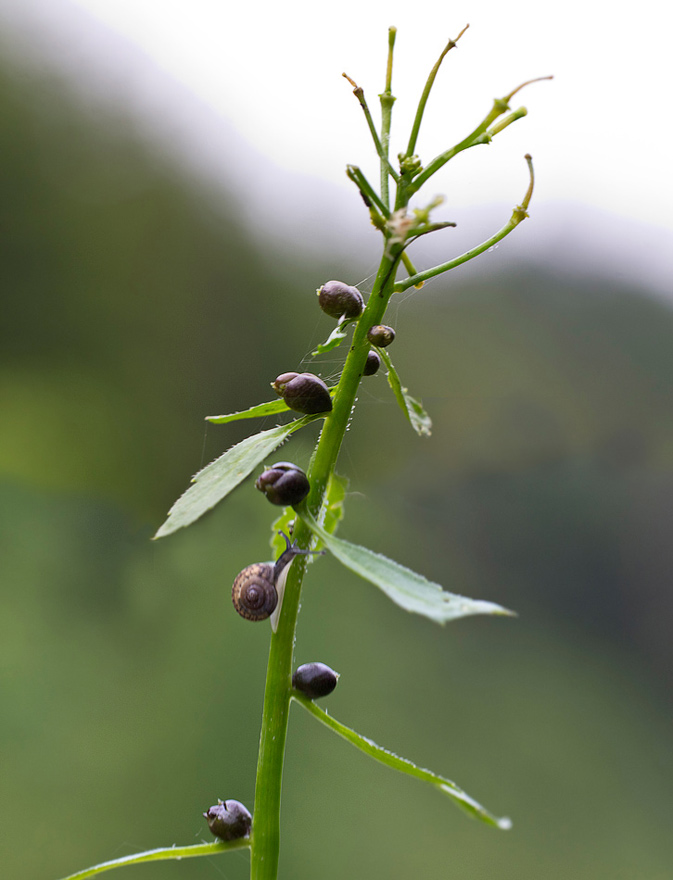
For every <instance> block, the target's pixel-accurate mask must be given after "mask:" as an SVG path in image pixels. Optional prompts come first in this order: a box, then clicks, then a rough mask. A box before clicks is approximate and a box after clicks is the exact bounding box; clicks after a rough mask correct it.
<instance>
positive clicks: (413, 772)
mask: <svg viewBox="0 0 673 880" xmlns="http://www.w3.org/2000/svg"><path fill="white" fill-rule="evenodd" d="M292 698H293V699H294V700H296V701H297V702H298V703H300V704H301V705H302V706H303V707H304V709H306V710H307V711H308V712H310V713H311V715H313V716H314V717H315V718H317V719H318V721H321V722H322V723H323V724H324V725H325V726H326V727H329V729H330V730H333V731H334V732H335V733H338V734H339V736H341V737H343V738H344V739H345V740H346V741H347V742H349V743H351V745H354V746H355V747H356V748H357V749H360V751H361V752H364V753H365V754H366V755H369V756H370V758H374V760H376V761H380V762H381V764H385V765H386V766H387V767H392V768H393V770H399V771H400V772H401V773H406V774H407V775H408V776H413V777H415V778H416V779H422V780H423V781H424V782H429V783H430V785H433V786H434V787H435V788H438V789H439V790H440V791H441V792H442V794H446V795H448V796H449V797H450V798H452V800H453V801H454V802H455V803H456V804H457V805H458V806H459V807H461V808H462V809H463V810H465V812H466V813H468V814H469V815H470V816H472V817H473V818H475V819H479V820H481V821H482V822H485V823H486V824H487V825H492V826H494V827H496V828H501V829H502V830H503V831H505V830H507V829H509V828H511V827H512V823H511V821H510V820H509V819H507V818H502V819H499V818H498V817H497V816H494V815H493V814H492V813H489V811H488V810H486V809H484V807H482V805H481V804H479V803H477V801H475V800H474V798H471V797H470V796H469V795H468V794H466V793H465V792H464V791H463V790H462V788H459V786H457V785H456V783H455V782H452V781H451V780H450V779H446V778H445V777H443V776H438V775H437V774H436V773H432V772H431V771H430V770H424V769H423V768H422V767H417V766H416V764H413V763H412V762H411V761H408V760H407V759H406V758H400V757H399V756H398V755H395V754H393V752H389V751H388V750H387V749H384V748H381V746H378V745H377V744H376V743H375V742H372V740H370V739H369V738H368V737H365V736H362V735H361V734H359V733H356V732H355V731H354V730H351V728H350V727H346V725H345V724H341V722H339V721H337V720H336V719H335V718H332V716H331V715H328V714H327V712H325V711H323V710H322V709H321V708H320V707H319V706H316V704H315V703H314V702H313V701H312V700H309V699H308V697H306V696H304V694H300V693H299V692H298V691H294V692H293V694H292Z"/></svg>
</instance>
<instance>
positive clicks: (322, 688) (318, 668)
mask: <svg viewBox="0 0 673 880" xmlns="http://www.w3.org/2000/svg"><path fill="white" fill-rule="evenodd" d="M338 680H339V673H338V672H335V671H334V670H333V669H330V668H329V666H327V665H325V664H324V663H304V665H303V666H299V667H298V668H297V669H296V670H295V673H294V675H293V676H292V687H293V688H296V690H298V691H301V692H302V693H303V694H306V696H307V697H308V698H309V699H310V700H317V699H319V698H320V697H326V696H328V695H329V694H331V693H332V691H333V690H334V688H335V687H336V686H337V681H338Z"/></svg>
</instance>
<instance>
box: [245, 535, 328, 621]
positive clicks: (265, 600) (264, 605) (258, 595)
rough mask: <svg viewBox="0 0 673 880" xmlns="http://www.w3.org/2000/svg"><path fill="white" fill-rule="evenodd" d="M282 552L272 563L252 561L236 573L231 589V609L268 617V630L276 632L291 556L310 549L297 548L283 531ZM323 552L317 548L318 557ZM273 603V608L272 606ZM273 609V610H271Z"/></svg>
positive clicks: (252, 617) (248, 617) (255, 617)
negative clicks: (283, 543)
mask: <svg viewBox="0 0 673 880" xmlns="http://www.w3.org/2000/svg"><path fill="white" fill-rule="evenodd" d="M278 534H279V535H282V536H283V538H285V543H286V545H287V547H286V549H285V551H284V552H283V553H281V555H280V556H279V557H278V559H277V560H276V562H275V564H274V563H273V562H254V563H253V564H252V565H249V566H248V567H247V568H244V569H243V571H241V572H239V574H238V575H237V576H236V580H235V581H234V586H233V587H232V590H231V598H232V601H233V603H234V608H235V609H236V611H238V613H239V614H240V615H241V617H245V619H246V620H266V618H267V617H270V618H271V629H272V630H273V631H274V632H276V630H277V628H278V618H279V617H280V608H281V605H282V602H283V594H284V592H285V580H286V578H287V573H288V570H289V567H290V563H291V562H292V560H293V559H294V557H295V556H308V555H309V554H311V553H314V552H315V551H314V550H300V549H299V548H298V547H297V546H295V545H294V544H293V543H292V542H291V541H290V539H289V538H288V536H287V535H286V534H285V533H284V532H278ZM324 552H325V551H324V550H321V551H320V552H319V554H318V555H319V556H321V555H322V554H323V553H324ZM276 606H277V607H276ZM274 612H275V613H274Z"/></svg>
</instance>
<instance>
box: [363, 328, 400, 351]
mask: <svg viewBox="0 0 673 880" xmlns="http://www.w3.org/2000/svg"><path fill="white" fill-rule="evenodd" d="M394 338H395V331H394V330H393V328H392V327H388V326H387V325H386V324H374V326H373V327H370V328H369V330H367V339H368V340H369V341H370V342H371V344H372V345H378V347H379V348H384V347H385V346H386V345H390V343H391V342H392V341H393V339H394Z"/></svg>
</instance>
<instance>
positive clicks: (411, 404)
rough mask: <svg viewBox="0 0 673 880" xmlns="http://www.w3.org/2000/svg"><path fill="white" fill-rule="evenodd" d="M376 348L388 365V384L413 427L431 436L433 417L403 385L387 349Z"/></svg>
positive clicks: (423, 434)
mask: <svg viewBox="0 0 673 880" xmlns="http://www.w3.org/2000/svg"><path fill="white" fill-rule="evenodd" d="M376 350H377V351H378V353H379V354H380V355H381V359H382V360H383V362H384V364H385V365H386V370H387V373H388V384H389V385H390V387H391V388H392V389H393V394H394V395H395V398H396V399H397V402H398V403H399V405H400V409H401V410H402V412H403V413H404V415H405V416H406V417H407V419H408V420H409V423H410V424H411V427H412V428H413V429H414V431H416V433H417V434H418V435H419V436H421V437H424V436H425V437H429V436H430V434H431V433H432V419H431V418H430V416H429V415H428V414H427V412H426V411H425V410H424V409H423V405H422V403H421V402H420V400H416V398H415V397H412V396H411V394H409V392H408V391H407V389H406V388H404V387H403V386H402V383H401V382H400V377H399V376H398V375H397V370H396V369H395V367H394V366H393V363H392V361H391V360H390V355H389V354H388V352H387V351H386V350H385V349H383V348H378V347H376Z"/></svg>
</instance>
